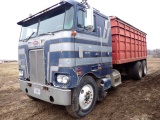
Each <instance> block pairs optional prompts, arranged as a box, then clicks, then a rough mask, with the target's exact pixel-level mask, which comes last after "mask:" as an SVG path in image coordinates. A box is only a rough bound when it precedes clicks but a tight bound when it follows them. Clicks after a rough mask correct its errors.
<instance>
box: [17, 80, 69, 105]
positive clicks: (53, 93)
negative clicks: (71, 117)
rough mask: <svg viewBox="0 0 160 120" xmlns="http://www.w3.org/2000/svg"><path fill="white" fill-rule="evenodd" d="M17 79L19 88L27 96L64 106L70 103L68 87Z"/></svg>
mask: <svg viewBox="0 0 160 120" xmlns="http://www.w3.org/2000/svg"><path fill="white" fill-rule="evenodd" d="M19 81H20V89H21V90H22V91H23V92H25V93H26V94H28V95H29V96H32V97H35V98H38V99H40V100H43V101H46V102H49V103H52V104H57V105H64V106H68V105H71V90H69V89H58V88H54V87H51V86H46V85H41V84H37V83H32V82H29V81H23V80H19Z"/></svg>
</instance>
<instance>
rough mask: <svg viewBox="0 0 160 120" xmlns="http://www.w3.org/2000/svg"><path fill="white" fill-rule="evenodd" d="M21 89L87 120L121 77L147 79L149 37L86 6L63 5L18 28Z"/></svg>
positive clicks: (70, 0)
mask: <svg viewBox="0 0 160 120" xmlns="http://www.w3.org/2000/svg"><path fill="white" fill-rule="evenodd" d="M17 24H18V25H20V26H22V30H21V36H20V40H19V47H18V51H19V53H18V56H19V81H20V89H21V90H22V91H23V92H25V93H26V94H27V95H28V96H29V97H30V98H32V99H40V100H43V101H46V102H49V103H51V104H57V105H63V106H65V107H66V109H67V111H68V113H69V114H70V115H72V116H74V117H77V118H81V117H84V116H86V115H87V114H88V113H90V112H91V111H92V110H93V108H94V106H95V104H96V102H97V101H101V100H103V98H104V97H105V96H106V92H107V90H108V89H110V88H111V87H117V86H119V85H120V84H121V74H122V73H123V74H128V75H129V76H130V77H132V78H134V79H137V80H139V79H141V78H142V77H143V76H145V75H146V74H147V64H146V56H147V53H146V33H144V32H143V31H141V30H139V29H137V28H136V27H134V26H132V25H130V24H128V23H127V22H125V21H123V20H121V19H120V18H118V17H114V16H110V17H108V16H106V15H104V14H102V13H101V12H100V11H98V10H96V9H95V8H92V7H91V6H90V5H89V4H88V3H87V1H86V0H82V2H77V1H74V0H63V1H60V2H59V3H58V4H55V5H53V6H51V7H49V8H47V9H45V10H43V11H41V12H39V13H37V14H34V15H31V16H29V17H28V18H26V19H24V20H22V21H20V22H18V23H17Z"/></svg>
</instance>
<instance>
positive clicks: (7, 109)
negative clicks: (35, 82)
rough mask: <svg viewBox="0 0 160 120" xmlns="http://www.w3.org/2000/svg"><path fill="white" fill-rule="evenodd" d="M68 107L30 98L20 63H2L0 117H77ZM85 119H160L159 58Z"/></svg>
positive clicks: (31, 119)
mask: <svg viewBox="0 0 160 120" xmlns="http://www.w3.org/2000/svg"><path fill="white" fill-rule="evenodd" d="M74 119H75V118H73V117H71V116H70V115H69V114H68V113H67V112H66V109H65V107H63V106H57V105H52V104H49V103H46V102H43V101H33V100H31V99H29V98H28V97H27V96H26V95H25V94H24V93H22V92H21V90H20V89H19V82H18V65H17V63H6V64H0V120H74ZM82 120H160V59H149V60H148V75H147V76H146V77H144V78H143V79H142V80H141V81H135V80H129V79H126V78H123V84H122V85H120V86H119V87H118V88H116V89H111V90H110V91H109V92H108V95H107V96H106V98H105V99H104V100H103V101H102V102H98V103H97V104H96V107H95V108H94V110H93V111H92V112H91V113H90V114H89V115H88V116H86V117H85V118H83V119H82Z"/></svg>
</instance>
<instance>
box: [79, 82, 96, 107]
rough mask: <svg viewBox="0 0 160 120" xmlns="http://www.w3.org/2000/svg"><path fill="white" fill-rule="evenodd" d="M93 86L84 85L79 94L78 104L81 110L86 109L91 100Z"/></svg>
mask: <svg viewBox="0 0 160 120" xmlns="http://www.w3.org/2000/svg"><path fill="white" fill-rule="evenodd" d="M93 94H94V92H93V87H92V86H91V85H89V84H87V85H85V86H84V87H83V88H82V89H81V91H80V95H79V105H80V107H81V108H82V109H83V110H86V109H88V108H89V107H90V106H91V104H92V102H93Z"/></svg>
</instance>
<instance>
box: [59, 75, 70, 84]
mask: <svg viewBox="0 0 160 120" xmlns="http://www.w3.org/2000/svg"><path fill="white" fill-rule="evenodd" d="M57 82H59V83H63V84H67V83H68V82H69V77H68V76H66V75H58V76H57Z"/></svg>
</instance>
